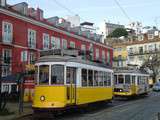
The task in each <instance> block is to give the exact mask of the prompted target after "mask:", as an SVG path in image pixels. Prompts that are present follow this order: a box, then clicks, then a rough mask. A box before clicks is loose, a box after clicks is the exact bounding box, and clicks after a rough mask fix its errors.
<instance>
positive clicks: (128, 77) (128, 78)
mask: <svg viewBox="0 0 160 120" xmlns="http://www.w3.org/2000/svg"><path fill="white" fill-rule="evenodd" d="M125 83H126V84H130V83H131V78H130V75H125Z"/></svg>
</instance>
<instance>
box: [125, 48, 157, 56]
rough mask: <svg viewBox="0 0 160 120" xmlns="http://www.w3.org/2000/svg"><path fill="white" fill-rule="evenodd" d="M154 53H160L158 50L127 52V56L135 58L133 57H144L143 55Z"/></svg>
mask: <svg viewBox="0 0 160 120" xmlns="http://www.w3.org/2000/svg"><path fill="white" fill-rule="evenodd" d="M155 53H160V49H154V50H145V51H135V52H128V55H129V56H135V55H145V54H155Z"/></svg>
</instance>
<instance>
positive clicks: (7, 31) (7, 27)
mask: <svg viewBox="0 0 160 120" xmlns="http://www.w3.org/2000/svg"><path fill="white" fill-rule="evenodd" d="M12 38H13V25H12V24H11V23H8V22H3V23H2V39H3V42H5V43H12Z"/></svg>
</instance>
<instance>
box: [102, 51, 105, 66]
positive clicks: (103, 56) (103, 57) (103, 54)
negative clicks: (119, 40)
mask: <svg viewBox="0 0 160 120" xmlns="http://www.w3.org/2000/svg"><path fill="white" fill-rule="evenodd" d="M102 62H103V63H105V62H106V55H105V51H104V50H102Z"/></svg>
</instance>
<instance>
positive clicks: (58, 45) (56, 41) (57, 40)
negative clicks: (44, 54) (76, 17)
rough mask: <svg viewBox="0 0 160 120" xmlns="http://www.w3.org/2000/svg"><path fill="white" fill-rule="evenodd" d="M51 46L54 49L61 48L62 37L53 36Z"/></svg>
mask: <svg viewBox="0 0 160 120" xmlns="http://www.w3.org/2000/svg"><path fill="white" fill-rule="evenodd" d="M51 48H52V49H60V48H61V40H60V38H58V37H53V36H51Z"/></svg>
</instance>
